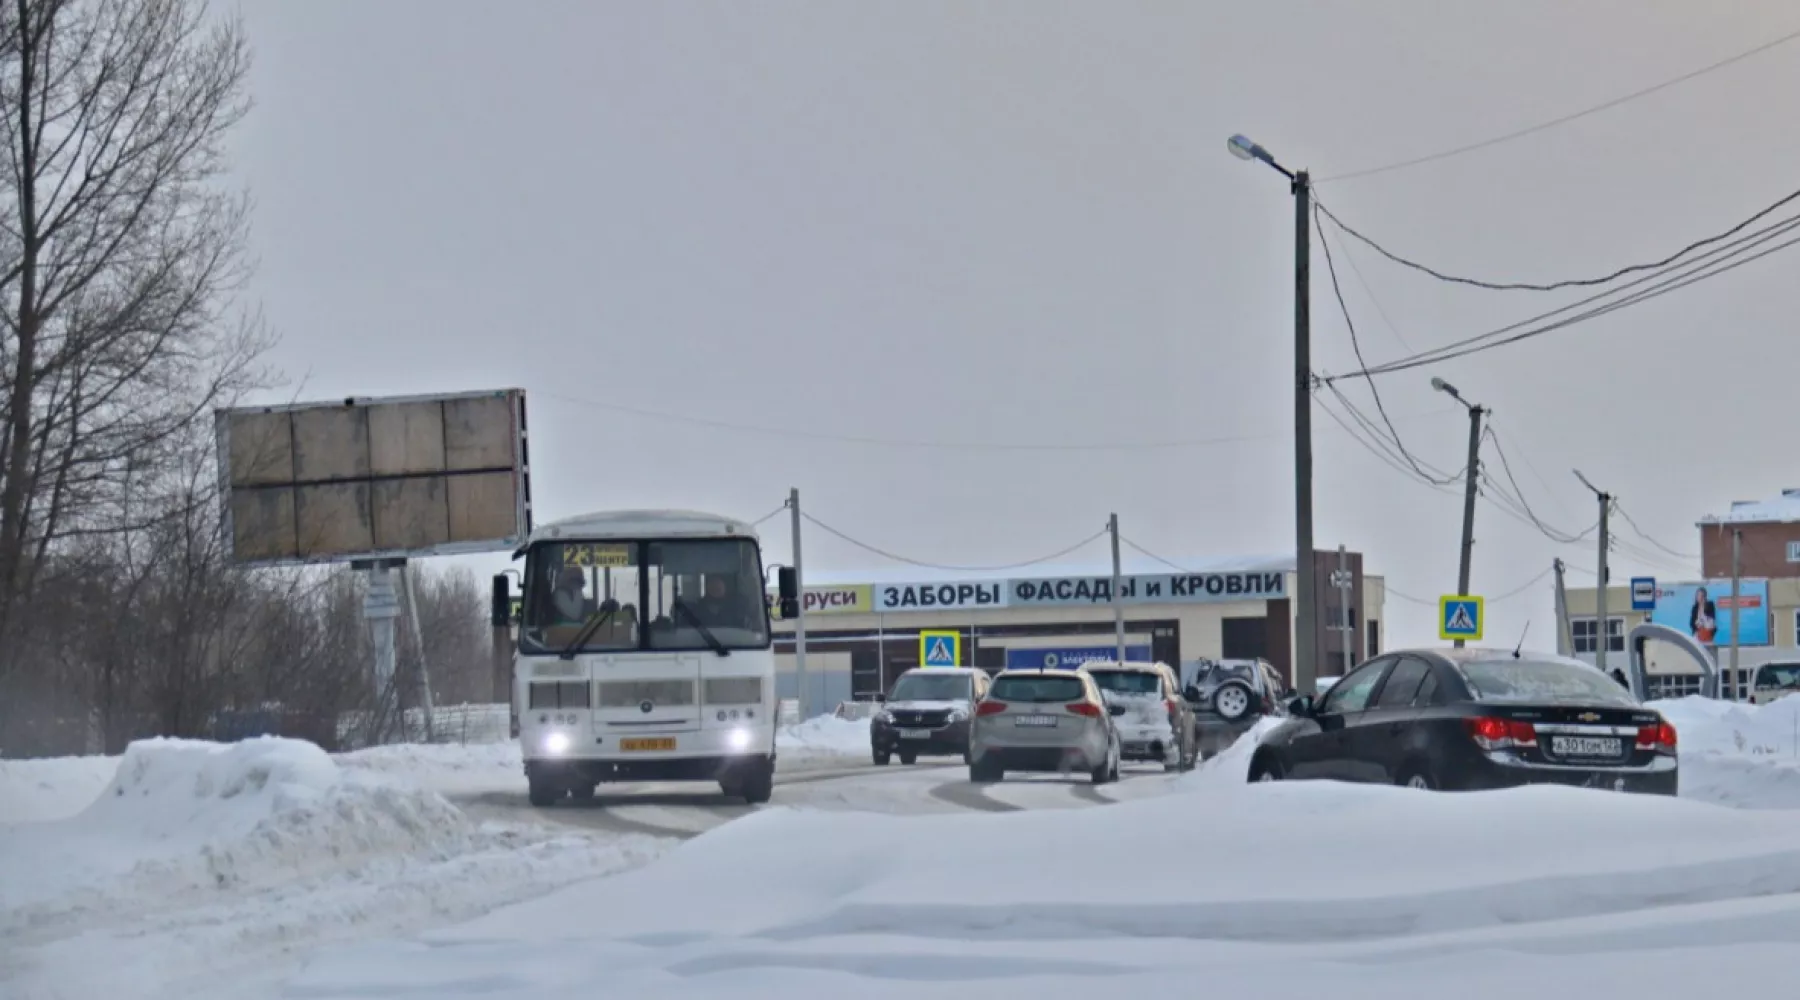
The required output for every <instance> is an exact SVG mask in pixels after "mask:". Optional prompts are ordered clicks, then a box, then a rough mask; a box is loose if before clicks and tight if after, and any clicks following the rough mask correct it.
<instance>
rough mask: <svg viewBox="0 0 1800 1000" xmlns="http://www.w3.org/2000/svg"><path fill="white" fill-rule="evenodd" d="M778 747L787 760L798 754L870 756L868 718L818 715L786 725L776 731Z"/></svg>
mask: <svg viewBox="0 0 1800 1000" xmlns="http://www.w3.org/2000/svg"><path fill="white" fill-rule="evenodd" d="M775 751H776V754H777V755H778V756H780V757H781V758H782V759H783V760H786V759H787V757H788V756H789V755H794V756H798V757H802V758H805V757H834V756H837V757H857V758H866V757H868V756H869V720H868V719H840V718H838V717H837V716H835V715H816V716H814V717H812V718H810V719H808V720H806V721H805V722H801V723H798V724H796V725H792V726H783V727H782V728H781V730H780V731H779V732H777V733H776V734H775Z"/></svg>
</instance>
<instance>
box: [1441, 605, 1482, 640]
mask: <svg viewBox="0 0 1800 1000" xmlns="http://www.w3.org/2000/svg"><path fill="white" fill-rule="evenodd" d="M1482 603H1483V602H1482V599H1481V598H1479V597H1471V596H1469V595H1468V594H1446V595H1444V596H1443V597H1440V598H1438V638H1440V639H1476V640H1479V639H1480V638H1481V623H1482V619H1483V617H1484V616H1483V615H1482V613H1481V612H1482Z"/></svg>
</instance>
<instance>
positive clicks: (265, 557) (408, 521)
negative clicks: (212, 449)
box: [214, 389, 531, 565]
mask: <svg viewBox="0 0 1800 1000" xmlns="http://www.w3.org/2000/svg"><path fill="white" fill-rule="evenodd" d="M214 420H215V429H216V432H217V434H218V443H219V467H220V479H221V481H222V485H223V487H224V491H225V514H226V525H225V538H226V545H227V547H228V548H229V550H230V554H231V558H232V560H233V561H234V562H238V563H243V564H249V565H280V564H284V563H314V562H343V561H348V560H354V559H394V558H405V557H409V556H427V555H457V554H464V553H470V552H488V551H493V550H496V549H511V548H514V547H516V546H518V545H519V544H520V543H521V542H523V541H524V539H525V536H526V534H528V533H529V532H530V530H531V487H530V479H529V469H528V462H527V460H526V447H525V393H524V390H521V389H502V390H496V391H492V392H469V393H456V394H452V395H443V396H406V397H387V398H375V399H370V398H351V399H345V400H341V401H335V402H329V403H302V404H297V405H289V406H254V407H243V408H239V409H232V410H220V411H218V413H217V414H216V415H215V418H214Z"/></svg>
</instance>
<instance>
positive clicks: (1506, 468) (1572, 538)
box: [1486, 422, 1600, 545]
mask: <svg viewBox="0 0 1800 1000" xmlns="http://www.w3.org/2000/svg"><path fill="white" fill-rule="evenodd" d="M1486 436H1487V439H1488V440H1489V441H1492V442H1493V444H1494V454H1495V455H1498V456H1499V457H1500V471H1501V472H1503V473H1504V474H1505V475H1506V481H1507V483H1508V484H1509V485H1511V487H1512V496H1513V497H1514V498H1515V499H1517V500H1518V502H1519V507H1520V509H1522V510H1523V511H1524V512H1525V516H1526V517H1528V518H1530V519H1531V523H1532V524H1533V525H1535V526H1536V527H1537V529H1538V530H1539V531H1541V532H1543V533H1544V534H1546V535H1549V536H1550V537H1551V538H1552V539H1554V540H1555V541H1559V542H1564V543H1566V544H1570V545H1573V544H1574V543H1576V542H1579V541H1581V540H1582V539H1583V538H1585V537H1587V535H1588V534H1589V533H1591V532H1592V531H1594V530H1595V529H1596V528H1598V527H1599V526H1600V524H1599V522H1598V521H1596V522H1594V527H1593V528H1589V529H1588V530H1587V531H1584V532H1582V533H1581V534H1579V535H1571V534H1569V533H1567V532H1562V531H1557V530H1555V529H1553V528H1551V527H1550V526H1549V525H1547V524H1545V523H1544V521H1543V519H1542V518H1540V517H1538V516H1537V512H1536V511H1534V510H1532V509H1531V504H1530V503H1528V502H1526V500H1525V491H1524V490H1522V489H1520V488H1519V480H1518V478H1517V477H1515V476H1514V475H1513V471H1512V462H1511V461H1509V460H1508V459H1507V457H1506V448H1505V447H1504V446H1502V445H1501V444H1500V434H1499V432H1498V431H1496V430H1494V425H1493V424H1492V423H1491V422H1490V423H1489V424H1488V426H1487V435H1486Z"/></svg>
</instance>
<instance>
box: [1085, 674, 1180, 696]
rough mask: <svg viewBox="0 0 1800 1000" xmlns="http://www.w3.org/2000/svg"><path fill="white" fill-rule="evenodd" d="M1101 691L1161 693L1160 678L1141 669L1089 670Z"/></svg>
mask: <svg viewBox="0 0 1800 1000" xmlns="http://www.w3.org/2000/svg"><path fill="white" fill-rule="evenodd" d="M1088 675H1089V676H1091V677H1093V678H1094V683H1095V684H1098V685H1099V686H1100V690H1102V691H1111V692H1113V693H1114V694H1161V693H1162V678H1160V677H1158V676H1156V675H1155V674H1147V673H1144V672H1143V671H1141V670H1090V671H1088Z"/></svg>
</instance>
